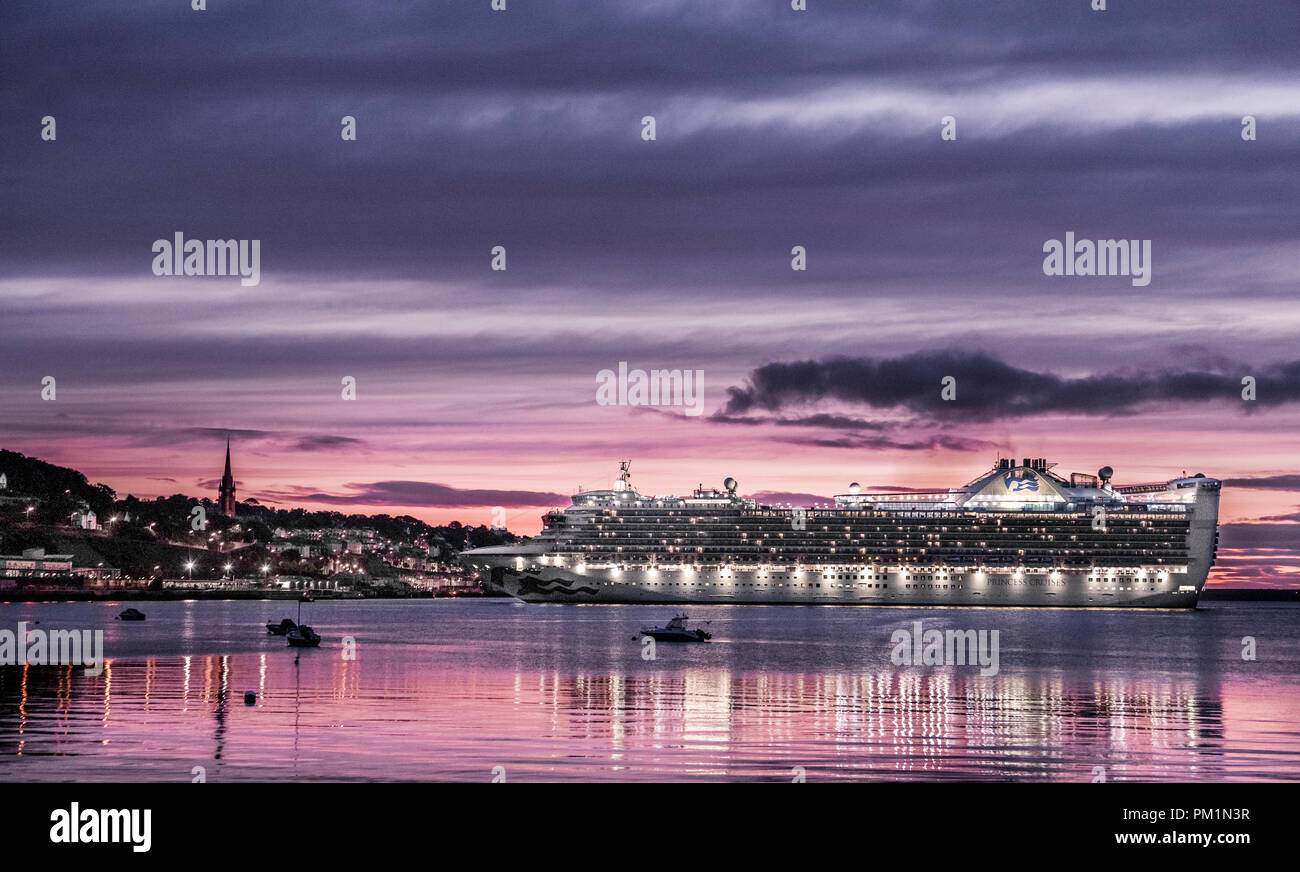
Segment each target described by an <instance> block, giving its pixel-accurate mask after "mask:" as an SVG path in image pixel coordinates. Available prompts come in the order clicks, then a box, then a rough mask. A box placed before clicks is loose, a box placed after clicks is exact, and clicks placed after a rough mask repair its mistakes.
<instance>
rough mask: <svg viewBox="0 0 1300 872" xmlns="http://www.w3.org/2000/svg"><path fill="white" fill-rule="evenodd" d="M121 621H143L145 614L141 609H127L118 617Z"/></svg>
mask: <svg viewBox="0 0 1300 872" xmlns="http://www.w3.org/2000/svg"><path fill="white" fill-rule="evenodd" d="M117 619H118V620H119V621H143V620H144V612H142V611H140V610H139V609H126V610H125V611H123V612H122V613H121V614H120V615H118V616H117Z"/></svg>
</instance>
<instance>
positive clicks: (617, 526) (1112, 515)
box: [460, 458, 1220, 608]
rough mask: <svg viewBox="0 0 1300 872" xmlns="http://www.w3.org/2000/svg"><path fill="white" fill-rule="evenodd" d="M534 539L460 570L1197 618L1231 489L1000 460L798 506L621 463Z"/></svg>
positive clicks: (738, 592) (561, 580)
mask: <svg viewBox="0 0 1300 872" xmlns="http://www.w3.org/2000/svg"><path fill="white" fill-rule="evenodd" d="M620 466H621V470H620V475H619V477H618V480H617V481H616V482H615V483H614V486H613V488H612V489H611V490H595V491H586V492H579V493H577V494H575V495H574V496H573V497H572V505H570V506H568V507H566V508H563V509H554V510H552V511H550V512H548V513H547V514H546V515H545V516H544V518H543V523H544V527H543V529H542V531H541V532H540V533H539V534H538V535H537V536H535V537H533V538H531V539H529V540H526V541H524V542H522V543H520V544H517V545H510V546H499V547H491V548H475V549H472V550H468V551H465V552H463V553H462V554H461V557H460V559H461V562H462V563H463V564H464V565H465V566H466V567H467V568H469V569H471V570H473V571H474V572H475V573H477V574H478V575H479V577H480V578H481V579H482V580H483V582H484V584H485V585H487V586H489V587H490V588H492V589H494V590H497V591H504V592H505V593H508V594H510V595H511V596H515V597H518V598H519V599H521V600H524V601H526V602H576V603H585V602H591V603H755V604H760V603H762V604H777V603H798V604H818V605H895V606H904V605H906V606H915V605H941V606H1057V607H1065V606H1074V607H1094V608H1114V607H1146V608H1192V607H1194V606H1195V605H1196V602H1197V599H1198V598H1199V597H1200V593H1201V589H1202V587H1203V586H1204V585H1205V579H1206V576H1207V575H1208V574H1209V571H1210V567H1211V566H1212V565H1213V564H1214V557H1215V551H1216V549H1217V546H1218V515H1219V488H1220V482H1219V481H1218V480H1217V479H1213V478H1207V477H1206V476H1205V475H1203V474H1201V473H1197V474H1195V475H1191V476H1184V477H1181V478H1176V479H1173V480H1172V481H1167V482H1163V483H1158V484H1129V485H1121V486H1116V485H1114V484H1113V483H1112V481H1111V479H1112V476H1113V474H1114V473H1113V470H1112V469H1111V468H1110V467H1103V468H1102V469H1100V470H1099V471H1098V473H1097V475H1090V474H1080V473H1072V474H1071V475H1070V476H1069V478H1065V477H1063V476H1062V475H1059V474H1057V473H1056V472H1054V471H1053V469H1054V467H1055V464H1050V463H1048V462H1047V461H1046V459H1044V458H1025V459H1024V460H1023V461H1022V462H1020V463H1017V462H1016V461H1015V460H1014V459H1006V458H1003V459H999V460H998V461H997V463H996V464H995V465H994V466H993V468H991V469H990V470H988V471H987V472H985V473H984V474H983V475H981V476H979V477H978V478H976V479H975V480H974V481H972V482H970V483H969V484H967V485H965V486H964V487H960V488H953V489H949V490H943V491H919V490H918V491H907V492H902V493H864V492H863V489H862V488H861V487H860V486H859V485H858V484H856V483H854V484H851V485H849V487H848V493H846V494H842V495H840V496H836V497H835V498H834V505H833V506H829V505H828V506H824V507H817V508H807V509H799V508H788V507H775V506H769V505H761V504H759V503H758V502H757V501H756V500H754V499H750V498H746V497H742V496H737V494H736V488H737V484H736V481H735V480H734V479H732V478H727V479H726V480H725V481H724V482H723V485H722V488H723V489H722V490H717V489H714V488H709V489H706V488H704V487H703V486H700V487H699V488H697V489H696V490H695V491H694V492H693V493H692V494H691V496H689V497H677V496H645V495H642V494H640V493H638V492H637V491H636V489H635V488H634V487H633V486H632V483H631V475H630V462H624V463H622V464H621V465H620Z"/></svg>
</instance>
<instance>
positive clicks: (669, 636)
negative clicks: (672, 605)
mask: <svg viewBox="0 0 1300 872" xmlns="http://www.w3.org/2000/svg"><path fill="white" fill-rule="evenodd" d="M689 620H690V618H688V617H686V615H684V614H681V615H676V616H675V617H674V618H673V619H672V620H671V621H669V622H668V623H667V624H666V625H665V626H662V627H646V628H643V629H642V630H641V635H642V636H649V637H650V638H651V639H654V640H655V641H656V642H707V641H709V640H710V639H712V638H713V634H712V633H706V632H704V631H703V630H691V629H688V628H687V626H686V622H687V621H689ZM706 623H707V622H706Z"/></svg>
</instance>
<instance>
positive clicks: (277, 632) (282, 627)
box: [266, 618, 298, 636]
mask: <svg viewBox="0 0 1300 872" xmlns="http://www.w3.org/2000/svg"><path fill="white" fill-rule="evenodd" d="M296 626H298V625H297V624H296V623H294V620H293V618H282V619H281V620H280V623H278V624H273V623H271V622H270V621H267V622H266V632H268V633H270V634H271V635H272V636H283V635H285V634H286V633H288V632H289V631H290V630H292V629H293V628H294V627H296Z"/></svg>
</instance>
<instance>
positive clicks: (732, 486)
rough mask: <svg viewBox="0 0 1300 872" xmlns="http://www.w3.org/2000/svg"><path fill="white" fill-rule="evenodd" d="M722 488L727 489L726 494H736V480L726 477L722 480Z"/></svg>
mask: <svg viewBox="0 0 1300 872" xmlns="http://www.w3.org/2000/svg"><path fill="white" fill-rule="evenodd" d="M722 486H723V487H725V488H726V489H727V493H735V492H736V480H735V479H734V478H732V477H731V476H727V477H726V478H724V479H723V480H722Z"/></svg>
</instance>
